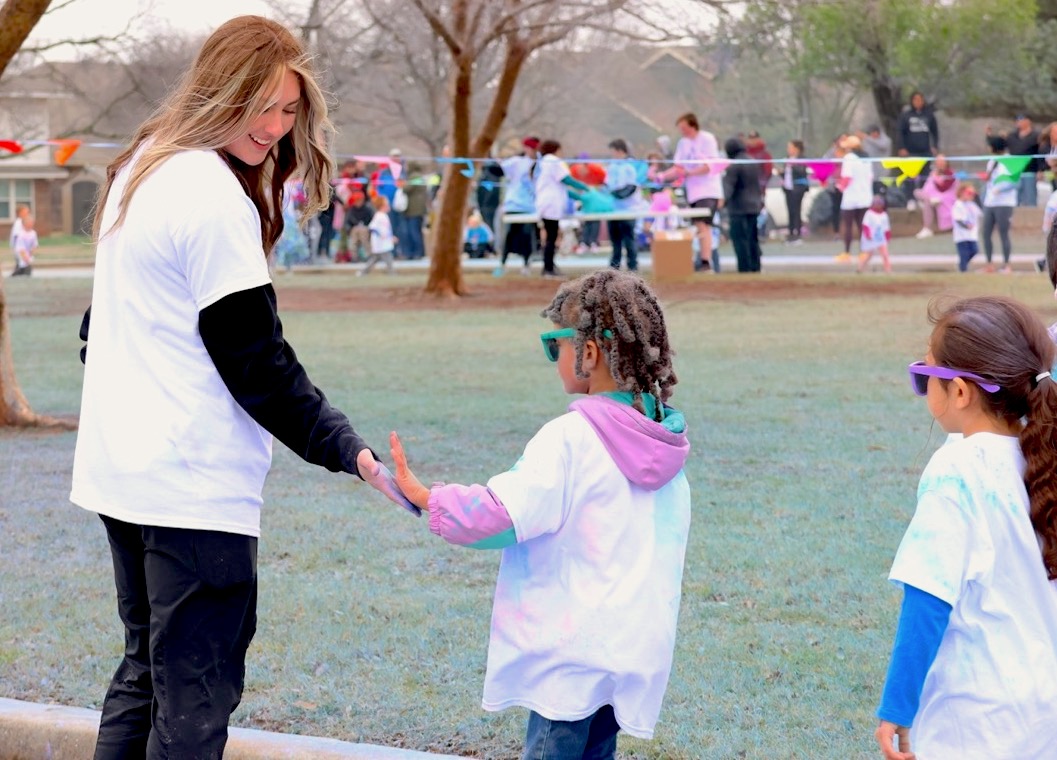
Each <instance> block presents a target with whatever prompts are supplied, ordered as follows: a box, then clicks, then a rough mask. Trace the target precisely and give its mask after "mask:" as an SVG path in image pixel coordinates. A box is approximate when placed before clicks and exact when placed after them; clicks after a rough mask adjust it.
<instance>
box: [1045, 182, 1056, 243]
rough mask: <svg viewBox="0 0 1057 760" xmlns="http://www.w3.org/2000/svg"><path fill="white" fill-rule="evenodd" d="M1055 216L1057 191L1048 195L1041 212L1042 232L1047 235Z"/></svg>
mask: <svg viewBox="0 0 1057 760" xmlns="http://www.w3.org/2000/svg"><path fill="white" fill-rule="evenodd" d="M1055 216H1057V190H1054V191H1053V192H1052V193H1050V197H1049V199H1047V201H1046V208H1044V209H1043V212H1042V231H1043V232H1045V233H1049V231H1050V227H1052V226H1053V219H1054V217H1055Z"/></svg>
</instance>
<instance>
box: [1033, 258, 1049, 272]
mask: <svg viewBox="0 0 1057 760" xmlns="http://www.w3.org/2000/svg"><path fill="white" fill-rule="evenodd" d="M1035 271H1036V272H1038V273H1039V274H1043V273H1044V272H1045V271H1046V259H1035Z"/></svg>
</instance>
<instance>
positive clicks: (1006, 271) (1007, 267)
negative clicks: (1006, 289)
mask: <svg viewBox="0 0 1057 760" xmlns="http://www.w3.org/2000/svg"><path fill="white" fill-rule="evenodd" d="M1001 272H1002V274H1013V267H1011V266H1010V265H1009V264H1006V265H1005V266H1004V267H1002V269H1001Z"/></svg>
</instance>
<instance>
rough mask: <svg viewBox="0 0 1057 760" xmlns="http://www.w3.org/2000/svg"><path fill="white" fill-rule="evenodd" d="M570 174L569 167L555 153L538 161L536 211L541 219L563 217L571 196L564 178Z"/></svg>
mask: <svg viewBox="0 0 1057 760" xmlns="http://www.w3.org/2000/svg"><path fill="white" fill-rule="evenodd" d="M568 176H569V167H568V166H566V165H565V162H564V161H562V160H561V159H560V158H558V157H557V156H556V155H554V154H553V153H548V154H547V155H545V156H543V157H542V158H540V160H539V161H538V162H537V163H536V213H538V214H539V216H540V219H561V218H562V216H564V213H563V212H564V211H565V204H566V201H567V200H568V198H569V191H568V190H566V188H565V185H564V184H562V180H563V179H565V178H566V177H568Z"/></svg>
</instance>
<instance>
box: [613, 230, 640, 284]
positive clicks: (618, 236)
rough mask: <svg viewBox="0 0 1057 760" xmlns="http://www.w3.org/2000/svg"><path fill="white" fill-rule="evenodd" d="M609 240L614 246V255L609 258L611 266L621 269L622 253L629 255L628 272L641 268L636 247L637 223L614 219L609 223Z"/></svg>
mask: <svg viewBox="0 0 1057 760" xmlns="http://www.w3.org/2000/svg"><path fill="white" fill-rule="evenodd" d="M607 227H608V229H609V240H610V242H611V243H612V244H613V255H612V256H610V257H609V266H611V267H613V269H620V257H621V252H622V251H627V253H628V271H629V272H634V271H637V270H638V268H639V252H638V249H637V248H636V247H635V222H633V221H632V220H630V219H613V220H611V221H609V222H607Z"/></svg>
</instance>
